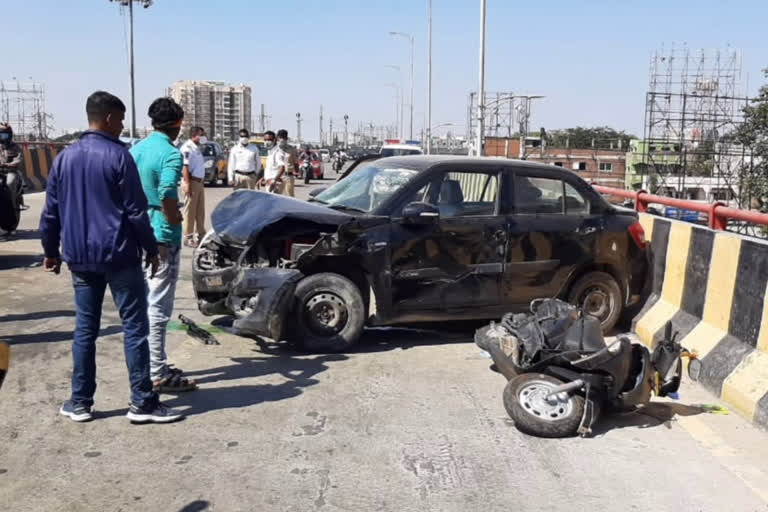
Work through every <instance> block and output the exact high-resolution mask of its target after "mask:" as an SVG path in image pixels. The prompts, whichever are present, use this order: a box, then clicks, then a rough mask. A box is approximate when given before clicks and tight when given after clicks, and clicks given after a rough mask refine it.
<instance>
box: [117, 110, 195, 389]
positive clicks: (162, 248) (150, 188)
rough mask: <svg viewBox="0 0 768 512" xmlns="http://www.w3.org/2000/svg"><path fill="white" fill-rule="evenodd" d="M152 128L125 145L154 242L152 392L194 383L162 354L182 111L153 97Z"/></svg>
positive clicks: (175, 263)
mask: <svg viewBox="0 0 768 512" xmlns="http://www.w3.org/2000/svg"><path fill="white" fill-rule="evenodd" d="M148 115H149V118H150V119H151V120H152V127H153V128H154V129H155V131H154V132H152V134H151V135H150V136H149V137H147V138H146V139H144V140H142V141H141V142H139V143H138V144H137V145H136V146H134V147H133V149H131V154H132V155H133V158H134V160H136V166H137V167H138V168H139V176H140V178H141V185H142V187H143V188H144V193H145V194H146V195H147V200H148V202H149V211H148V213H149V220H150V222H151V223H152V228H153V230H154V233H155V239H156V240H157V243H158V249H159V256H160V265H159V266H158V268H157V271H156V272H155V274H154V275H151V274H150V273H148V272H147V273H146V279H147V285H148V286H147V288H148V294H147V302H148V303H149V338H148V340H149V366H150V377H151V378H152V385H153V388H154V390H155V391H157V392H166V393H175V392H180V391H190V390H192V389H195V388H196V385H195V382H194V381H191V380H188V379H185V378H184V377H182V371H181V370H180V369H178V368H171V367H170V366H169V365H168V358H167V356H166V352H165V338H166V333H167V327H168V321H169V320H170V319H171V314H172V313H173V301H174V299H175V295H176V282H177V281H178V279H179V267H180V266H181V221H182V217H181V212H180V211H179V193H178V187H179V182H180V181H181V169H182V167H183V163H184V161H183V158H182V156H181V152H180V151H179V150H178V149H176V148H175V147H174V145H173V141H174V140H176V138H177V137H178V136H179V132H180V131H181V123H182V121H183V120H184V110H183V109H182V108H181V106H180V105H179V104H178V103H176V102H175V101H174V100H173V99H171V98H158V99H156V100H155V101H153V102H152V104H151V105H150V106H149V112H148Z"/></svg>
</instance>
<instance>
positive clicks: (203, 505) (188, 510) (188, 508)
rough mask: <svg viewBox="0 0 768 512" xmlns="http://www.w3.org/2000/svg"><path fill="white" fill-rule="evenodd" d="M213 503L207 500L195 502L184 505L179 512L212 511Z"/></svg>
mask: <svg viewBox="0 0 768 512" xmlns="http://www.w3.org/2000/svg"><path fill="white" fill-rule="evenodd" d="M210 506H211V503H210V502H208V501H205V500H195V501H193V502H192V503H189V504H187V505H184V506H183V507H181V508H180V509H179V512H205V511H206V510H210Z"/></svg>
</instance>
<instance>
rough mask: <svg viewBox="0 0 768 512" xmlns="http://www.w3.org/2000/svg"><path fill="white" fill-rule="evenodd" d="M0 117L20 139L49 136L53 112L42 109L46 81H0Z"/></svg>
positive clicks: (45, 137)
mask: <svg viewBox="0 0 768 512" xmlns="http://www.w3.org/2000/svg"><path fill="white" fill-rule="evenodd" d="M0 120H1V121H2V122H4V123H9V124H10V125H11V126H12V127H13V131H14V132H15V133H16V134H17V138H18V139H19V140H48V136H49V133H50V132H51V131H52V130H53V126H52V125H51V122H52V121H53V116H52V115H50V114H48V113H47V112H46V110H45V85H44V84H41V83H38V82H32V81H30V82H19V81H18V80H15V79H14V80H12V81H0Z"/></svg>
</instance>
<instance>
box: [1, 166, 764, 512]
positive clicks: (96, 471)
mask: <svg viewBox="0 0 768 512" xmlns="http://www.w3.org/2000/svg"><path fill="white" fill-rule="evenodd" d="M330 174H331V175H332V174H333V173H330ZM314 185H315V184H314V183H313V186H314ZM309 190H310V187H304V186H303V185H301V184H299V185H297V191H298V193H299V194H300V196H301V197H306V194H307V193H308V192H309ZM228 193H229V190H228V189H225V188H209V189H207V190H206V194H207V206H208V211H209V212H210V211H211V210H212V209H213V207H214V206H215V204H216V203H217V202H218V201H219V200H220V199H221V198H222V197H224V196H225V195H226V194H228ZM43 200H44V197H43V195H42V194H36V195H30V196H28V197H27V203H28V204H30V205H31V208H30V210H28V211H25V212H23V220H22V226H21V230H20V231H19V232H18V233H17V234H15V235H13V236H10V237H5V238H3V239H2V240H0V283H2V289H3V290H4V293H3V294H2V296H0V338H2V339H4V340H6V341H9V342H10V343H11V345H12V362H11V369H10V373H9V374H8V377H7V379H6V382H5V385H4V386H3V388H2V390H0V439H1V440H2V441H0V504H2V505H0V508H2V509H3V510H8V511H27V510H29V511H54V510H55V511H70V510H71V511H90V510H93V511H129V510H131V511H132V510H147V511H154V510H164V511H184V512H196V511H204V510H217V511H227V512H228V511H241V510H242V511H271V510H277V511H314V510H348V511H369V510H371V511H373V510H381V511H398V512H399V511H411V510H414V511H416V510H419V511H475V510H477V511H485V510H499V511H501V510H504V511H506V510H516V511H542V510H546V511H569V512H572V511H632V510H638V511H659V512H662V511H674V512H683V511H716V512H721V511H726V510H727V511H734V512H736V511H738V512H741V511H768V463H766V461H768V442H766V441H768V437H767V436H766V433H764V432H760V431H757V430H756V429H754V428H753V427H752V426H751V425H749V424H748V423H747V422H745V421H744V420H742V419H741V418H740V417H738V416H736V415H720V414H699V412H700V409H699V408H695V407H691V405H693V404H701V403H717V401H716V400H715V399H714V398H713V397H711V396H710V395H709V394H707V393H706V392H704V391H702V390H701V389H699V388H698V387H696V386H695V385H693V384H688V383H686V384H685V385H684V387H683V389H682V390H681V401H680V402H673V401H669V400H659V401H655V402H654V403H653V405H652V406H649V407H648V408H647V409H646V410H645V411H643V412H642V413H630V414H624V415H620V416H614V417H610V418H607V419H605V420H603V421H602V422H601V423H600V424H599V425H598V428H597V429H596V430H595V433H594V436H593V437H591V438H586V439H581V438H576V439H564V440H543V439H536V438H532V437H527V436H524V435H522V434H520V433H519V432H518V431H517V430H515V428H514V427H513V425H512V424H511V422H510V420H509V419H508V417H507V414H506V412H505V411H504V408H503V405H502V401H501V393H502V389H503V387H504V379H503V378H502V377H501V376H499V375H498V374H495V373H493V372H491V371H489V369H488V367H489V360H488V359H486V358H485V357H484V355H483V353H481V351H480V350H479V349H477V348H476V347H475V345H474V344H473V343H471V342H470V340H471V336H472V332H471V331H468V330H466V328H465V327H456V328H450V326H442V327H443V328H444V329H446V330H443V331H440V332H423V331H420V332H418V331H412V330H407V329H377V330H370V331H368V332H367V333H366V334H365V336H364V339H363V341H362V343H361V344H360V346H359V347H358V348H357V349H356V350H355V351H354V352H352V353H348V354H338V355H319V356H318V355H301V354H297V353H294V352H291V351H289V350H287V349H285V348H284V347H282V346H280V345H275V344H270V345H265V344H262V345H259V344H257V343H256V342H255V341H254V340H251V339H247V338H240V337H236V336H232V335H228V334H226V333H222V334H218V335H217V336H218V337H219V339H220V341H221V343H222V344H221V345H220V346H205V345H202V344H201V343H199V342H198V341H197V340H195V339H192V338H188V337H187V336H186V334H184V333H182V332H181V331H180V330H178V329H177V328H176V327H174V329H173V330H172V331H171V334H170V337H169V355H170V360H171V362H173V363H175V364H176V365H177V366H179V367H181V368H183V369H184V370H186V371H187V372H188V373H189V374H190V375H191V376H193V377H194V378H195V379H197V380H198V382H199V383H200V389H199V390H198V391H195V392H192V393H187V394H180V395H178V396H172V395H167V396H164V397H163V398H164V400H165V401H166V403H168V404H169V405H171V406H174V407H179V408H183V409H185V410H186V412H187V414H188V417H187V419H186V420H185V421H183V422H180V423H177V424H173V425H145V426H136V425H131V424H130V423H129V422H128V420H127V419H126V418H125V413H126V411H127V405H128V379H127V374H126V369H125V363H124V358H123V351H122V342H121V334H120V333H121V328H120V321H119V318H118V316H117V314H116V312H115V309H114V307H113V305H112V304H111V300H110V299H109V298H107V300H106V306H105V311H104V316H103V319H102V337H101V339H100V341H99V345H98V368H99V370H98V371H99V388H98V391H97V395H96V411H97V414H96V419H95V420H94V421H92V422H90V423H85V424H76V423H73V422H72V421H70V420H69V419H67V418H64V417H62V416H60V415H59V414H58V409H59V406H60V404H61V402H62V401H63V400H65V399H66V398H68V395H69V378H70V373H71V366H72V362H71V352H70V348H71V340H72V331H73V328H74V315H75V313H74V307H73V301H72V286H71V281H70V276H69V273H68V272H67V271H66V270H64V271H63V272H62V274H61V275H60V276H52V275H48V274H45V273H44V272H43V271H42V269H41V267H40V263H41V258H42V256H41V249H40V241H39V235H38V233H37V232H36V231H35V228H36V226H37V222H38V219H39V216H40V210H41V206H42V203H43ZM190 255H191V252H190V251H189V250H187V249H185V250H184V261H183V266H182V274H181V283H180V286H179V290H178V295H177V301H176V313H184V314H186V315H188V316H190V317H192V318H195V319H197V320H200V321H203V322H210V320H211V319H210V318H205V317H202V316H201V315H200V314H199V313H198V312H197V308H196V305H195V301H194V297H193V293H192V286H191V282H190Z"/></svg>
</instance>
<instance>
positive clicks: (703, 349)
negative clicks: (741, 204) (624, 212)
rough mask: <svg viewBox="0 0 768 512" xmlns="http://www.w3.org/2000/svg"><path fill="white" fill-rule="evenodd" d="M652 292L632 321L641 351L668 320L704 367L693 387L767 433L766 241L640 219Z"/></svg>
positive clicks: (657, 219)
mask: <svg viewBox="0 0 768 512" xmlns="http://www.w3.org/2000/svg"><path fill="white" fill-rule="evenodd" d="M641 222H642V223H643V226H644V228H645V232H646V235H647V236H648V238H649V239H650V243H651V251H652V255H653V269H652V274H653V287H652V288H653V289H652V293H651V296H650V298H649V300H648V302H647V303H646V305H645V307H644V308H643V310H642V311H641V312H640V314H639V315H638V316H637V317H636V319H635V321H634V330H635V332H636V333H637V335H638V337H639V338H640V339H641V340H642V341H643V343H645V344H646V345H648V346H653V345H655V344H656V343H657V342H658V340H659V339H660V338H661V337H662V335H663V331H664V326H665V324H666V323H667V322H669V321H671V322H672V324H673V326H674V329H675V330H676V331H678V332H679V338H678V339H679V340H681V342H682V344H683V346H685V347H686V348H689V349H691V350H695V351H697V352H698V353H699V355H700V356H701V358H702V362H703V363H704V370H703V371H702V373H701V378H700V382H701V383H702V384H703V385H704V386H705V387H706V388H708V389H709V390H710V391H712V392H714V393H715V394H717V395H718V396H719V397H721V398H722V399H723V400H724V401H726V402H727V403H728V404H730V405H731V406H732V407H733V408H734V409H736V410H738V411H739V412H741V413H742V414H744V415H745V416H746V417H748V418H749V419H751V420H752V421H754V422H755V423H757V424H758V425H760V426H762V427H764V428H768V301H767V300H766V292H767V291H768V244H766V243H763V242H761V241H757V240H753V239H749V238H746V237H741V236H738V235H735V234H733V233H727V232H724V231H712V230H710V229H707V228H704V227H700V226H696V225H694V224H688V223H685V222H680V221H674V220H669V219H664V218H661V217H654V216H651V215H648V214H641Z"/></svg>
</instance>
